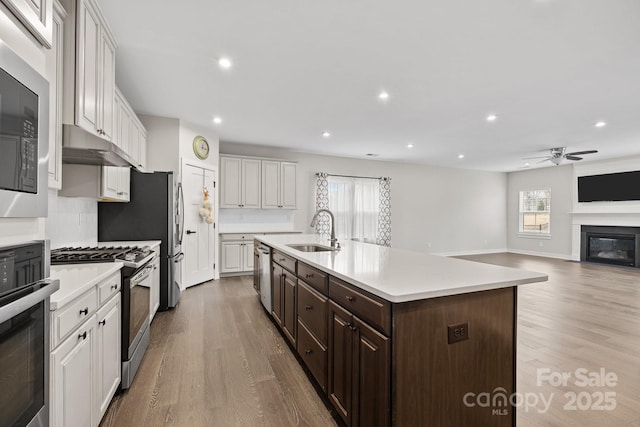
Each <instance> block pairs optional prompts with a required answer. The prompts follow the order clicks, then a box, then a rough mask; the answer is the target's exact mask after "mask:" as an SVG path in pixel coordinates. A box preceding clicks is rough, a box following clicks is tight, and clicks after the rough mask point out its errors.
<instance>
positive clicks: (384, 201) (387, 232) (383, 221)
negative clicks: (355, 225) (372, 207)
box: [376, 178, 391, 246]
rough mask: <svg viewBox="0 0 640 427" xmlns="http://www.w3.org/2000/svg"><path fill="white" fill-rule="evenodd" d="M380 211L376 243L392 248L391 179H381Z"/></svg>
mask: <svg viewBox="0 0 640 427" xmlns="http://www.w3.org/2000/svg"><path fill="white" fill-rule="evenodd" d="M379 182H380V209H379V211H378V231H377V236H376V241H377V244H378V245H381V246H391V178H380V180H379Z"/></svg>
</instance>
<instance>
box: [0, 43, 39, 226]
mask: <svg viewBox="0 0 640 427" xmlns="http://www.w3.org/2000/svg"><path fill="white" fill-rule="evenodd" d="M48 159H49V83H48V82H47V80H46V79H45V78H44V77H42V76H41V75H40V74H39V73H38V72H37V71H35V70H34V69H33V68H32V67H31V66H30V65H29V64H27V63H26V62H25V61H23V60H22V59H21V58H20V57H19V56H18V55H16V54H15V53H14V52H13V51H12V50H11V49H10V48H9V47H8V46H7V45H6V44H5V43H4V42H2V41H1V40H0V217H45V216H47V197H48V196H47V185H48V184H47V181H48V164H49V162H48Z"/></svg>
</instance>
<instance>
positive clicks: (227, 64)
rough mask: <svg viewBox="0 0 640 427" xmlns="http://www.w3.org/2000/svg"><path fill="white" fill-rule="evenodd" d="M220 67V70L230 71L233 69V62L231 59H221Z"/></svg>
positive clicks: (219, 61)
mask: <svg viewBox="0 0 640 427" xmlns="http://www.w3.org/2000/svg"><path fill="white" fill-rule="evenodd" d="M218 65H219V66H220V68H224V69H225V70H228V69H229V68H231V65H232V63H231V60H230V59H229V58H220V59H219V60H218Z"/></svg>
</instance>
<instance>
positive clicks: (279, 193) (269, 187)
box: [261, 160, 296, 209]
mask: <svg viewBox="0 0 640 427" xmlns="http://www.w3.org/2000/svg"><path fill="white" fill-rule="evenodd" d="M261 193H262V209H295V208H296V164H295V163H291V162H278V161H274V160H263V161H262V191H261Z"/></svg>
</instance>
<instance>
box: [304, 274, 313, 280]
mask: <svg viewBox="0 0 640 427" xmlns="http://www.w3.org/2000/svg"><path fill="white" fill-rule="evenodd" d="M304 277H305V279H310V278H312V277H313V273H311V274H305V275H304Z"/></svg>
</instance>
